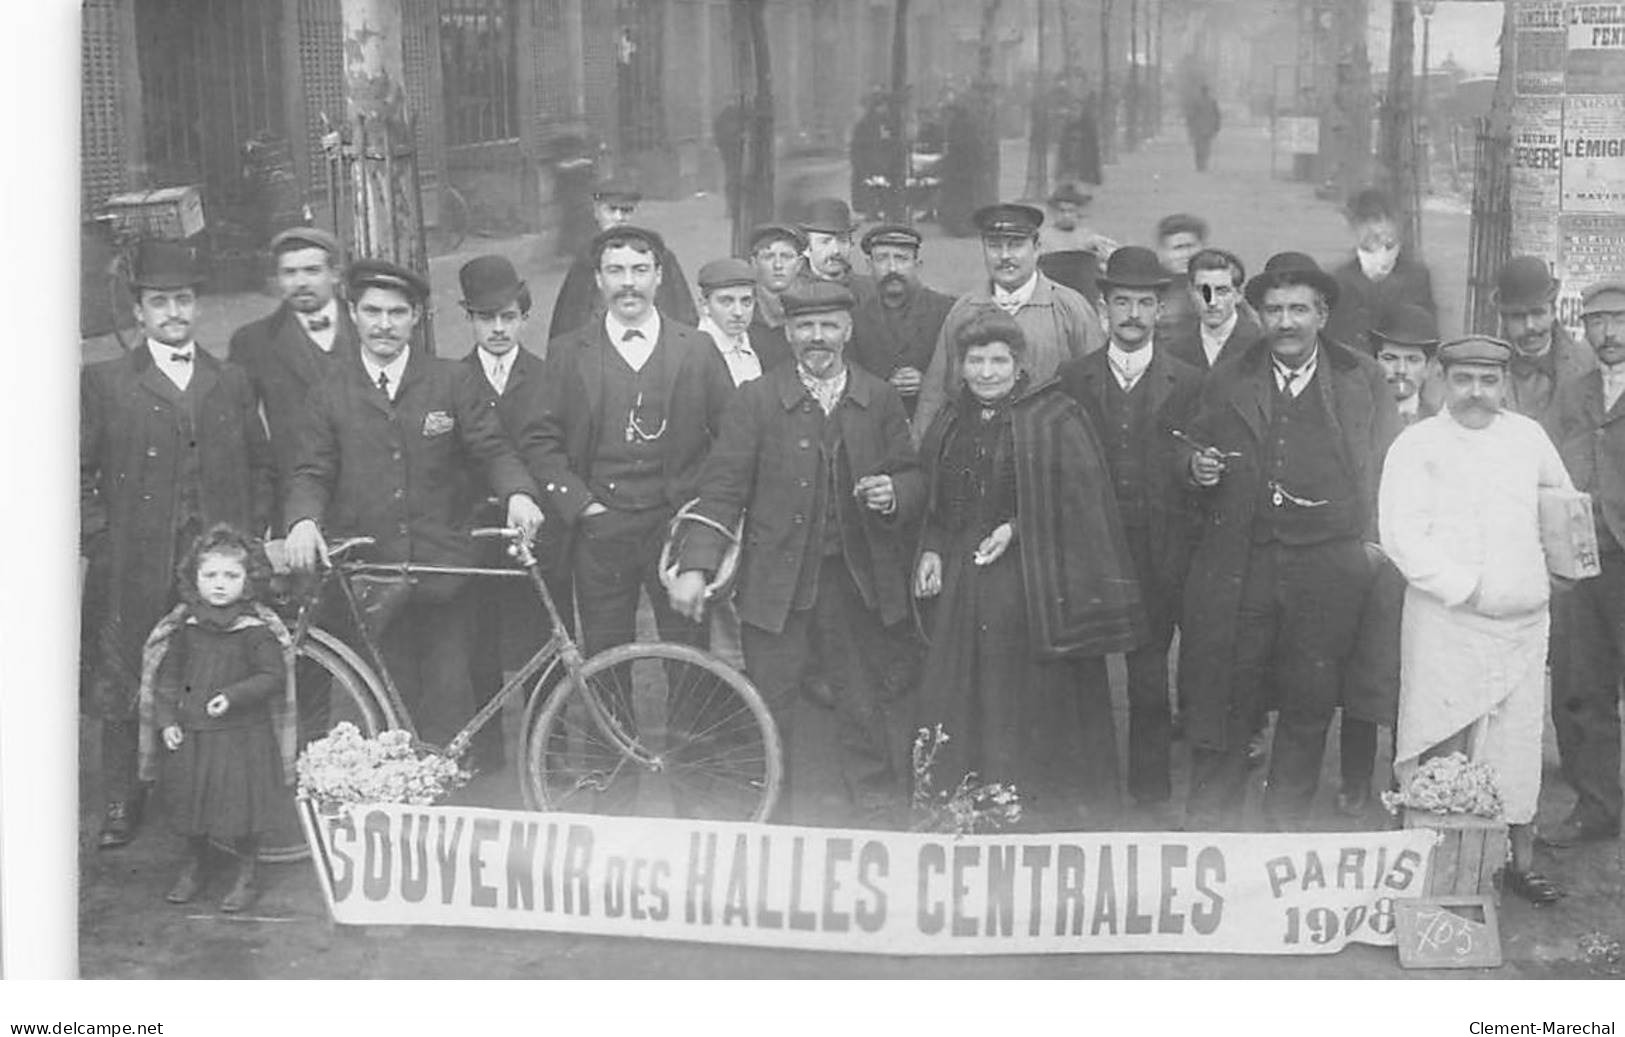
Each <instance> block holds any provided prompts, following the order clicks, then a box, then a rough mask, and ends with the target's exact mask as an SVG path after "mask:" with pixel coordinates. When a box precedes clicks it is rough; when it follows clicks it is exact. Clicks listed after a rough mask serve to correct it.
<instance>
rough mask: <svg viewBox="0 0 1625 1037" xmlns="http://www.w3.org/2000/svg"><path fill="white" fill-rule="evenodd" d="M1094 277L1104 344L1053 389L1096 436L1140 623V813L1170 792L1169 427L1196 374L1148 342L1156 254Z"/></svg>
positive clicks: (1135, 791) (1187, 400) (1134, 775)
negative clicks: (1140, 608)
mask: <svg viewBox="0 0 1625 1037" xmlns="http://www.w3.org/2000/svg"><path fill="white" fill-rule="evenodd" d="M1100 280H1101V291H1102V293H1103V295H1104V298H1105V304H1106V315H1107V320H1108V321H1109V322H1110V328H1111V341H1110V342H1109V343H1107V345H1106V348H1105V349H1102V350H1096V351H1095V352H1093V353H1091V354H1089V355H1088V356H1086V357H1083V358H1082V359H1081V360H1072V361H1068V362H1067V363H1065V364H1063V365H1061V385H1062V387H1063V388H1064V389H1065V390H1066V391H1067V393H1068V394H1069V395H1071V396H1072V397H1073V398H1074V399H1076V400H1077V401H1078V402H1079V403H1081V404H1083V408H1084V410H1085V411H1087V412H1088V414H1089V417H1090V419H1091V420H1092V421H1093V423H1094V427H1095V430H1096V431H1097V432H1098V433H1099V435H1100V441H1101V445H1102V446H1103V447H1104V452H1105V455H1106V463H1107V467H1108V469H1109V470H1110V472H1111V478H1112V489H1113V491H1114V492H1113V500H1114V501H1115V503H1116V506H1117V511H1118V515H1119V516H1120V517H1121V518H1122V522H1123V533H1124V536H1125V537H1126V538H1127V540H1128V548H1129V555H1130V556H1131V557H1132V558H1133V560H1134V571H1135V575H1136V577H1137V579H1138V580H1139V583H1140V595H1141V600H1143V601H1144V602H1145V610H1146V616H1147V618H1148V619H1149V620H1150V638H1149V639H1148V640H1147V641H1145V642H1144V643H1143V644H1141V645H1140V647H1138V648H1136V649H1134V650H1133V651H1131V652H1129V653H1128V655H1127V664H1128V704H1129V705H1128V717H1129V720H1128V723H1129V734H1128V790H1129V795H1131V796H1133V797H1134V799H1135V801H1136V802H1137V803H1138V804H1139V805H1140V806H1141V807H1146V808H1151V809H1153V810H1156V811H1161V810H1163V809H1164V808H1165V805H1166V804H1167V802H1168V799H1169V797H1170V795H1171V794H1172V789H1171V788H1170V785H1169V755H1170V747H1171V742H1172V737H1173V713H1172V710H1171V709H1170V707H1169V702H1168V647H1169V645H1170V644H1172V642H1173V636H1174V624H1175V621H1176V620H1177V619H1178V613H1179V601H1180V594H1181V589H1182V587H1183V585H1184V582H1185V566H1186V563H1187V561H1188V560H1189V558H1190V543H1191V534H1192V532H1193V523H1192V522H1191V518H1192V512H1191V508H1190V501H1189V491H1188V490H1187V489H1186V488H1185V486H1184V480H1183V479H1181V478H1180V477H1179V473H1178V470H1177V467H1176V464H1177V462H1176V455H1175V451H1174V447H1175V446H1177V445H1178V440H1177V439H1175V438H1174V435H1173V431H1172V430H1175V429H1178V430H1180V431H1183V430H1184V429H1185V428H1186V427H1187V426H1188V425H1189V424H1190V419H1191V416H1192V414H1193V413H1194V412H1195V410H1196V398H1197V394H1198V392H1200V390H1201V387H1202V373H1201V372H1200V371H1198V370H1196V369H1195V368H1194V367H1191V366H1190V365H1189V364H1186V363H1184V362H1183V361H1180V360H1177V359H1175V358H1174V357H1172V356H1169V355H1167V354H1166V353H1164V352H1163V350H1162V348H1161V344H1160V343H1158V342H1157V341H1156V323H1157V311H1158V310H1159V309H1160V308H1161V306H1162V302H1161V298H1162V292H1163V290H1164V289H1166V288H1167V286H1168V275H1167V272H1166V271H1164V270H1163V269H1162V267H1161V266H1160V265H1159V264H1158V262H1157V255H1156V253H1154V252H1152V251H1151V250H1150V249H1147V248H1141V247H1139V246H1137V245H1128V246H1125V247H1123V248H1120V249H1118V250H1117V251H1116V252H1114V253H1112V257H1111V259H1110V260H1109V261H1108V262H1107V264H1106V273H1105V274H1104V275H1103V276H1102V277H1101V279H1100ZM1097 492H1099V491H1097Z"/></svg>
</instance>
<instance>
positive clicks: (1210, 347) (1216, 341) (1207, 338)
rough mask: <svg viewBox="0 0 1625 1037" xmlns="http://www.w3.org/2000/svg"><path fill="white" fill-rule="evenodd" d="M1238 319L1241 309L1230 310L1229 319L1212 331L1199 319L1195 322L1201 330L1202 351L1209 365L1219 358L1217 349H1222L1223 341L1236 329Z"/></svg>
mask: <svg viewBox="0 0 1625 1037" xmlns="http://www.w3.org/2000/svg"><path fill="white" fill-rule="evenodd" d="M1239 320H1241V311H1240V310H1232V311H1230V319H1229V320H1227V321H1225V322H1224V323H1223V324H1221V325H1219V326H1218V327H1217V328H1215V329H1214V330H1212V331H1209V330H1208V327H1207V325H1206V324H1203V323H1202V322H1201V321H1197V322H1196V326H1197V327H1198V328H1200V329H1201V331H1202V352H1204V353H1206V354H1207V362H1208V366H1209V367H1211V366H1212V365H1213V363H1214V362H1215V361H1217V360H1218V359H1219V351H1220V350H1222V349H1224V344H1225V342H1226V341H1228V340H1229V338H1230V333H1231V332H1233V331H1235V330H1236V323H1237V322H1238V321H1239Z"/></svg>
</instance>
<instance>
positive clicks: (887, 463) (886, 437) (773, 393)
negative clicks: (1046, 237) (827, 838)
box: [671, 282, 925, 825]
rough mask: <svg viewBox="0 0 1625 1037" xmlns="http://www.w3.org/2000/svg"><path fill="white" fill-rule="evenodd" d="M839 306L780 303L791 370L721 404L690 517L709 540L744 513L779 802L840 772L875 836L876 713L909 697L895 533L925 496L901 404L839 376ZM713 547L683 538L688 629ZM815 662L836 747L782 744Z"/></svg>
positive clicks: (753, 669)
mask: <svg viewBox="0 0 1625 1037" xmlns="http://www.w3.org/2000/svg"><path fill="white" fill-rule="evenodd" d="M852 305H853V299H852V296H851V293H849V292H848V291H847V290H846V289H845V288H843V287H841V286H840V285H837V284H829V283H819V282H812V283H808V284H805V285H797V286H796V287H795V288H793V289H792V290H791V291H790V293H788V294H787V295H786V296H785V312H786V315H787V316H788V318H789V321H790V343H791V348H793V349H794V350H795V357H796V359H795V363H794V364H793V365H792V364H786V365H784V366H782V367H780V368H778V369H776V370H774V371H773V372H772V373H770V374H768V375H766V376H764V377H762V378H760V379H757V380H756V381H754V382H750V383H747V384H746V385H745V386H744V387H742V388H741V389H740V391H739V392H738V394H736V395H735V396H734V398H733V401H732V403H731V404H730V405H729V407H728V414H727V418H726V420H725V422H724V426H723V431H722V436H721V438H720V439H719V440H718V442H717V445H716V449H714V450H713V451H712V452H711V457H710V459H709V460H708V461H707V462H706V465H705V471H704V475H703V477H702V478H701V481H700V489H699V497H700V506H699V511H700V514H702V515H703V516H705V517H706V518H708V519H710V520H712V521H713V522H714V523H716V528H718V529H731V528H733V526H734V524H735V523H736V522H738V520H739V516H740V513H741V511H743V513H744V515H745V530H744V537H743V542H744V544H745V548H744V552H745V553H744V555H743V557H742V558H741V560H740V584H739V590H738V594H737V597H736V601H737V604H738V607H739V615H740V619H741V620H742V621H743V639H744V650H745V665H746V669H747V671H748V672H749V673H750V676H751V679H752V680H753V681H754V682H755V684H756V687H757V688H758V689H760V691H761V692H762V697H763V698H764V699H766V700H767V703H768V707H769V709H771V710H772V713H773V719H774V721H775V722H776V723H777V724H778V726H779V730H780V733H781V735H782V737H783V740H784V744H785V746H786V747H787V748H788V750H789V752H788V758H787V760H786V765H785V771H786V779H787V781H786V787H787V789H788V788H792V787H793V785H794V783H796V782H798V781H801V782H804V781H806V778H807V776H808V773H809V772H810V771H812V770H813V769H814V768H817V769H819V770H821V771H824V772H826V773H833V774H838V775H839V776H840V778H841V779H842V780H844V782H845V784H846V787H847V791H848V795H849V797H850V800H851V803H852V805H853V806H854V807H855V808H856V811H857V813H858V818H857V821H858V823H860V824H864V823H867V824H871V825H880V824H885V823H887V822H889V821H891V820H893V819H895V817H896V815H897V813H898V812H899V810H900V808H901V806H902V804H903V795H904V792H905V789H904V787H903V785H902V781H903V779H904V777H905V776H906V774H907V771H906V769H905V766H906V765H905V764H904V762H903V761H901V760H896V759H893V755H894V753H893V752H892V747H891V743H892V731H891V730H890V724H889V720H888V711H889V707H890V703H891V701H892V700H893V699H894V697H895V696H896V695H898V694H900V693H901V692H902V691H904V690H906V689H904V688H901V687H898V686H896V682H895V681H893V680H890V679H888V678H889V677H890V675H892V674H893V673H894V672H895V666H894V659H893V653H894V651H895V647H896V644H897V641H896V637H897V636H899V635H896V633H895V631H896V630H897V628H898V627H900V626H901V625H903V624H905V623H906V622H907V621H908V618H909V604H908V567H909V563H910V558H909V545H908V544H906V543H905V542H904V538H903V537H902V536H901V531H903V530H905V529H908V528H910V527H911V526H912V525H913V523H914V522H915V520H916V518H917V517H918V515H919V511H920V508H921V506H922V505H923V503H924V496H925V482H924V477H923V475H922V474H921V472H920V468H919V463H918V460H917V458H916V456H915V452H914V447H913V445H912V444H911V443H910V442H909V437H908V419H907V417H906V416H905V415H904V413H903V404H902V400H901V399H900V398H899V397H898V395H897V393H896V391H895V390H893V389H892V388H891V386H890V385H888V384H887V383H885V382H883V381H881V380H880V379H879V378H876V377H875V376H873V375H871V374H869V373H868V372H867V371H864V370H863V369H862V368H859V367H856V366H853V365H850V364H848V363H847V362H846V359H845V356H844V353H845V350H846V345H847V341H848V339H849V338H850V336H851V331H852V322H851V314H850V311H851V308H852ZM724 547H725V544H724V542H723V541H722V539H721V537H720V535H719V534H716V533H715V532H713V531H712V530H711V529H709V528H702V529H700V530H699V531H698V532H697V533H695V534H694V535H693V536H692V537H690V539H689V540H688V542H687V546H686V547H685V549H684V551H683V555H682V558H681V559H680V562H679V565H680V568H681V570H682V571H681V573H680V575H679V577H678V579H677V581H676V582H675V583H674V584H673V586H672V589H671V607H672V608H673V609H675V610H676V611H677V612H678V613H680V614H682V615H685V616H687V617H689V618H690V619H691V620H694V621H698V620H699V619H700V618H701V616H702V615H703V609H704V606H705V586H706V583H707V580H708V578H709V574H710V573H712V572H714V571H715V569H716V567H717V565H718V564H719V562H720V559H721V557H722V553H723V549H724ZM887 628H891V630H890V631H888V629H887ZM815 653H816V655H817V658H816V660H815V659H814V654H815ZM815 662H816V664H817V665H818V666H819V668H821V669H822V670H823V672H824V673H825V674H827V675H828V676H829V677H830V678H831V681H830V683H831V686H832V690H833V691H834V694H835V709H836V715H837V725H838V729H839V730H838V735H837V737H838V744H837V745H816V744H811V741H810V740H809V739H807V738H801V739H799V740H798V739H797V738H796V737H794V735H793V731H794V729H795V726H796V725H795V718H796V712H797V709H798V699H797V695H796V692H797V690H798V689H799V688H800V687H801V685H802V684H803V682H804V680H805V679H806V678H807V676H808V673H809V670H810V668H811V667H812V666H813V665H814V664H815ZM781 802H784V803H786V804H790V803H791V797H789V796H786V797H785V798H784V799H783V800H781ZM785 809H786V811H787V812H788V811H790V810H793V809H794V807H793V806H787V807H786V808H785Z"/></svg>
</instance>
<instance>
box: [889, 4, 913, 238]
mask: <svg viewBox="0 0 1625 1037" xmlns="http://www.w3.org/2000/svg"><path fill="white" fill-rule="evenodd" d="M908 4H909V0H897V3H896V6H895V7H894V8H893V10H892V30H891V110H890V112H889V114H890V116H891V120H890V121H891V140H892V150H891V154H890V155H889V156H888V162H887V173H886V178H887V180H889V181H890V182H891V189H890V190H889V191H887V192H886V201H885V205H884V209H885V215H886V219H888V220H890V221H892V222H894V223H911V222H913V221H912V220H910V219H909V215H910V213H909V210H908V154H909V144H908V119H907V115H908V103H909V96H908V94H909V91H908Z"/></svg>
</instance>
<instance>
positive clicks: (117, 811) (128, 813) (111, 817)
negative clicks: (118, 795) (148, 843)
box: [97, 799, 135, 850]
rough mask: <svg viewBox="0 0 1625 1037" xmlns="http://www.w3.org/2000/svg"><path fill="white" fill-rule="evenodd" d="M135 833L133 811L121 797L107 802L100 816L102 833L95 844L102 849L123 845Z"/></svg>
mask: <svg viewBox="0 0 1625 1037" xmlns="http://www.w3.org/2000/svg"><path fill="white" fill-rule="evenodd" d="M134 834H135V811H134V810H133V809H132V808H131V805H130V804H129V803H127V802H125V801H124V800H122V799H115V800H113V801H112V802H110V803H108V804H107V812H106V814H104V815H103V816H102V834H101V837H100V838H99V839H98V840H97V845H98V846H100V847H101V848H102V849H104V850H111V849H115V848H117V847H120V846H125V845H127V844H128V843H129V841H130V838H131V837H132V836H133V835H134Z"/></svg>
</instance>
